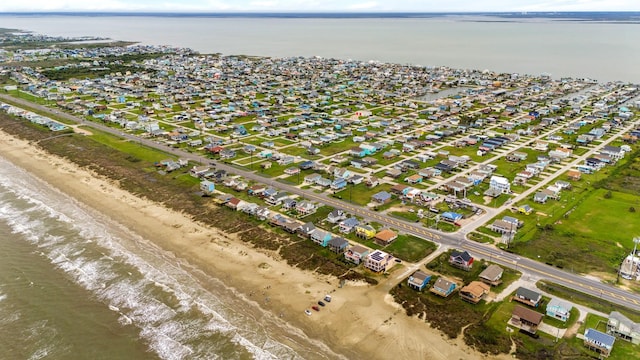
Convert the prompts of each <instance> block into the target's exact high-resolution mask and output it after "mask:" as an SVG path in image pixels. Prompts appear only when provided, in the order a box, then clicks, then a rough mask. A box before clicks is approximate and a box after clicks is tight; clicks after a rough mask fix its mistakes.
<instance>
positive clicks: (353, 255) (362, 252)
mask: <svg viewBox="0 0 640 360" xmlns="http://www.w3.org/2000/svg"><path fill="white" fill-rule="evenodd" d="M369 251H370V250H369V249H368V248H366V247H364V246H362V245H354V246H352V247H350V248H349V249H347V252H345V253H344V258H345V259H347V261H350V262H352V263H354V264H360V262H361V261H363V259H364V258H365V257H366V256H367V255H369Z"/></svg>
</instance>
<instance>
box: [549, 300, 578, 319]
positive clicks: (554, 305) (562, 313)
mask: <svg viewBox="0 0 640 360" xmlns="http://www.w3.org/2000/svg"><path fill="white" fill-rule="evenodd" d="M571 309H573V306H572V305H571V304H570V303H568V302H566V301H562V300H560V299H558V298H553V299H551V300H550V301H549V303H548V304H547V309H546V310H547V316H550V317H552V318H554V319H558V320H560V321H565V322H566V321H567V319H569V316H571V313H570V312H571Z"/></svg>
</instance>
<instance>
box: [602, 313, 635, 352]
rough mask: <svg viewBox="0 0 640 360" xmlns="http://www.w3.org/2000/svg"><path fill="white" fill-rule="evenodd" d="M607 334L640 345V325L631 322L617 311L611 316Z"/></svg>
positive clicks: (608, 321)
mask: <svg viewBox="0 0 640 360" xmlns="http://www.w3.org/2000/svg"><path fill="white" fill-rule="evenodd" d="M607 333H608V334H609V335H613V336H615V337H618V338H620V339H622V340H625V341H629V342H631V343H633V344H636V345H637V344H640V323H636V322H633V321H631V320H630V319H629V318H628V317H626V316H624V315H622V314H621V313H619V312H617V311H612V312H611V313H610V314H609V319H608V320H607Z"/></svg>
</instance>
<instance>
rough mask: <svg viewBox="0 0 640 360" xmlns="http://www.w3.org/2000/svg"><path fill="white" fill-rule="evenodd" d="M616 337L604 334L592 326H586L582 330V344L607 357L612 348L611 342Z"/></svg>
mask: <svg viewBox="0 0 640 360" xmlns="http://www.w3.org/2000/svg"><path fill="white" fill-rule="evenodd" d="M615 341H616V338H615V337H613V336H612V335H609V334H605V333H603V332H600V331H598V330H596V329H593V328H588V329H587V331H585V332H584V346H586V347H587V348H589V349H590V350H593V351H595V352H597V353H598V354H600V355H602V356H604V357H608V356H609V354H611V350H613V344H614V343H615Z"/></svg>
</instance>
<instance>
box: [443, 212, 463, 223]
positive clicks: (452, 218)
mask: <svg viewBox="0 0 640 360" xmlns="http://www.w3.org/2000/svg"><path fill="white" fill-rule="evenodd" d="M462 217H463V216H462V214H458V213H455V212H452V211H446V212H444V213H442V215H440V218H441V219H442V220H444V221H447V222H450V223H453V224H455V223H457V222H458V220H461V219H462Z"/></svg>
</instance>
